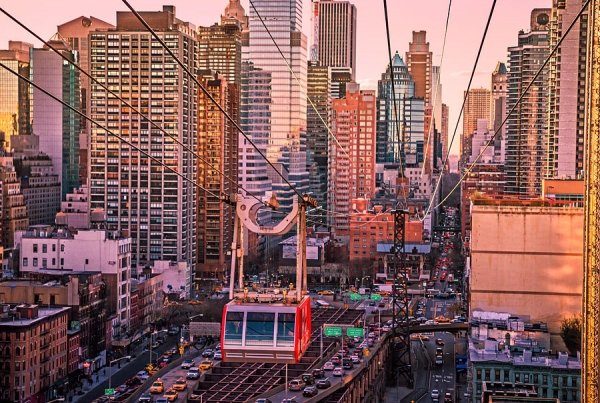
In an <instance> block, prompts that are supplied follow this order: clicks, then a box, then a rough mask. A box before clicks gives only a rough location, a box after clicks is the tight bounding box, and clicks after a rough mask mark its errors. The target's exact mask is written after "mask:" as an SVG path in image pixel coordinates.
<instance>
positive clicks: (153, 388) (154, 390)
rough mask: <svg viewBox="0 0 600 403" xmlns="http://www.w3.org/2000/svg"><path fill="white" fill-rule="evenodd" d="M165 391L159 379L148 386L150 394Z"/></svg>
mask: <svg viewBox="0 0 600 403" xmlns="http://www.w3.org/2000/svg"><path fill="white" fill-rule="evenodd" d="M164 391H165V384H164V383H163V381H161V380H160V379H157V380H156V381H154V382H153V383H152V386H150V393H163V392H164Z"/></svg>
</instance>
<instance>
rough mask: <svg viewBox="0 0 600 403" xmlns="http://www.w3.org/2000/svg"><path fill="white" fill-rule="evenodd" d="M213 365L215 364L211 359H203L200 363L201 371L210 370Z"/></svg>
mask: <svg viewBox="0 0 600 403" xmlns="http://www.w3.org/2000/svg"><path fill="white" fill-rule="evenodd" d="M212 366H213V363H212V361H211V360H202V362H201V363H200V365H199V366H198V368H200V371H208V370H209V369H211V368H212Z"/></svg>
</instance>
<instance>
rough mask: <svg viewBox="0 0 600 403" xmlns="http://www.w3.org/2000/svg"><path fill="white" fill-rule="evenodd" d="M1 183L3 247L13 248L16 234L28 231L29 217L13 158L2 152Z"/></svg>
mask: <svg viewBox="0 0 600 403" xmlns="http://www.w3.org/2000/svg"><path fill="white" fill-rule="evenodd" d="M0 182H1V183H2V186H1V189H2V246H3V247H4V248H12V247H13V246H14V241H15V232H16V231H20V230H25V229H27V227H28V226H29V217H28V216H27V204H26V203H25V196H23V192H22V191H21V181H20V180H19V178H18V177H17V172H16V171H15V167H14V161H13V157H12V155H11V154H7V153H4V152H2V151H0Z"/></svg>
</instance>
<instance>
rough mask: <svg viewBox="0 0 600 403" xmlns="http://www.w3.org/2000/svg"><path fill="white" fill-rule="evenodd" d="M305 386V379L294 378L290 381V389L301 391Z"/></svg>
mask: <svg viewBox="0 0 600 403" xmlns="http://www.w3.org/2000/svg"><path fill="white" fill-rule="evenodd" d="M305 386H306V384H305V383H304V381H303V380H302V379H292V380H291V381H290V382H289V383H288V389H289V390H291V391H300V390H302V389H304V387H305Z"/></svg>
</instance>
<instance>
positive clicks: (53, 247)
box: [52, 243, 56, 252]
mask: <svg viewBox="0 0 600 403" xmlns="http://www.w3.org/2000/svg"><path fill="white" fill-rule="evenodd" d="M52 252H56V244H55V243H53V244H52Z"/></svg>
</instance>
